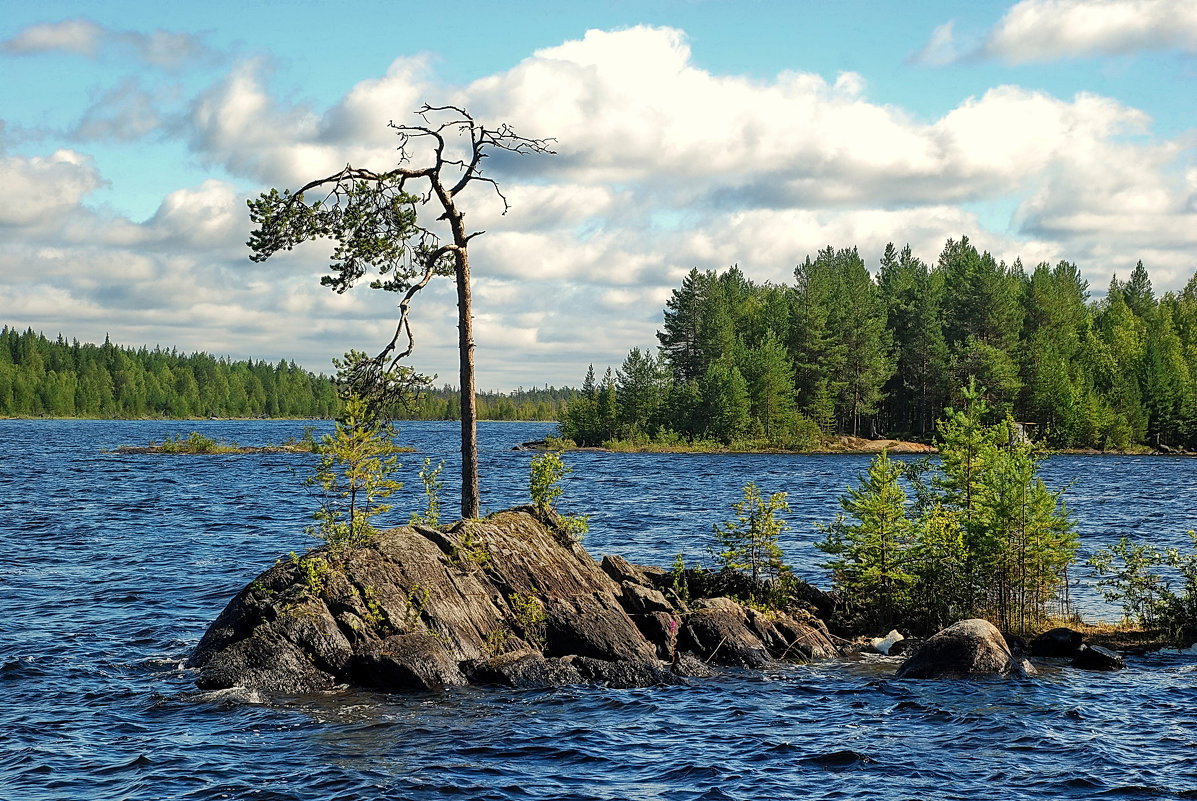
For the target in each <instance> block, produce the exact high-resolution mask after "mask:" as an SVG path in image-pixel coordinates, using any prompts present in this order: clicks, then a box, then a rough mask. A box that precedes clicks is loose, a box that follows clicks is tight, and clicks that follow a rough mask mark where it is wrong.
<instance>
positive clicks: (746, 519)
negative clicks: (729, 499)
mask: <svg viewBox="0 0 1197 801" xmlns="http://www.w3.org/2000/svg"><path fill="white" fill-rule="evenodd" d="M732 508H733V509H735V510H736V519H735V520H728V521H724V522H723V523H717V524H715V527H714V528H715V540H716V542H718V544H719V547H720V548H721V549H722V550H721V551H720V552H719V553H718V554H717V555H716V556H717V558H718V559H719V562H720V564H721V565H722V566H723V568H724V569H726V570H736V571H743V572H747V573H748V575H749V576H750V577H751V579H752V581H753V582H754V583H755V582H757V581H758V580H759V579H761V578H764V577H766V576H770V577H773V578H777V577H779V576H780V575H781V573H782V572H783V571H784V570H785V569H786V565H785V562H784V561H783V557H782V552H781V546H780V545H778V539H779V538H780V537H781V534H782V532H783V531H785V530H786V529H787V528H789V524H788V523H786V521H785V519H784V518H778V517H777V513H778V512H789V511H790V506H789V504H788V503H786V493H784V492H775V493H773V494H772V495H770V496H769V498H768V500H766V499H764V498H763V497H762V496H761V493H760V490H758V489H757V487H756V484H755V483H754V482H752V481H749V482H748V484H746V485H745V486H744V499H743V500H742V501H739V502H738V503H735V504H732Z"/></svg>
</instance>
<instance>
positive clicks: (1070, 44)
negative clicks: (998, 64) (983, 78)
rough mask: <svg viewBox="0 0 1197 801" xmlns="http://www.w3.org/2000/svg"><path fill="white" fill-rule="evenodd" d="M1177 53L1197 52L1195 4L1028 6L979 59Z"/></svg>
mask: <svg viewBox="0 0 1197 801" xmlns="http://www.w3.org/2000/svg"><path fill="white" fill-rule="evenodd" d="M1174 49H1176V50H1187V51H1189V52H1197V3H1194V2H1193V1H1192V0H1023V2H1020V3H1018V4H1017V5H1015V6H1014V7H1013V8H1011V9H1010V10H1009V11H1008V12H1007V13H1006V15H1005V17H1003V18H1002V20H1001V22H1000V23H998V25H997V26H996V27H995V28H994V29H993V31H991V32H990V34H989V38H988V39H987V41H986V42H985V44H984V45H983V46H982V48H981V50H980V54H981V55H983V56H988V57H991V58H1000V59H1003V60H1005V61H1008V62H1010V63H1012V64H1022V63H1026V62H1031V61H1052V60H1055V59H1060V58H1076V57H1085V56H1095V55H1113V54H1119V53H1134V52H1138V51H1152V50H1174Z"/></svg>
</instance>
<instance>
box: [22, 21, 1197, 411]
mask: <svg viewBox="0 0 1197 801" xmlns="http://www.w3.org/2000/svg"><path fill="white" fill-rule="evenodd" d="M424 103H429V104H432V105H441V104H448V103H451V104H455V105H458V106H461V107H463V108H466V109H467V110H468V111H469V112H470V113H471V114H472V115H473V116H474V117H475V118H476V119H478V120H479V121H480V122H483V123H484V124H487V125H489V126H492V127H495V126H498V125H500V124H503V123H506V124H509V125H511V126H512V128H513V129H515V130H516V131H517V132H518V133H519V134H522V135H525V136H529V137H537V138H542V137H551V138H553V139H555V144H554V145H553V148H554V150H555V151H556V154H555V155H551V156H548V155H546V156H525V157H518V158H514V157H513V158H494V159H491V161H490V162H489V163H488V165H487V170H488V171H487V175H488V177H490V178H493V179H494V180H495V181H496V182H497V183H498V184H499V185H500V186H501V187H502V190H503V193H504V195H505V196H506V197H507V199H508V201H509V203H510V210H509V211H508V213H507V214H505V215H504V214H502V213H501V212H502V205H501V203H500V202H499V201H498V199H497V198H496V196H495V195H494V193H493V192H491V191H489V189H488V187H486V186H485V185H483V184H477V185H475V186H474V187H472V188H471V189H470V190H469V191H467V192H466V193H463V195H462V196H461V197H460V199H459V205H460V207H461V208H462V209H463V210H464V211H465V214H466V218H465V219H466V224H467V227H469V228H470V229H471V230H473V231H485V233H484V234H483V235H481V236H479V237H477V238H476V239H474V240H472V241H471V244H470V259H471V266H472V271H473V276H474V279H473V280H474V283H473V291H474V314H475V338H476V341H477V356H476V362H477V374H478V385H479V387H480V388H482V389H493V390H509V389H513V388H515V387H520V386H523V387H532V386H541V385H544V384H552V385H555V386H561V385H573V386H577V385H578V384H580V382H581V380H582V377H583V375H584V374H585V372H586V367H587V365H588V364H591V363H593V364H594V365H595V367H596V369H597V370H599V371H600V372H601V371H602V370H603V369H604V368H605V367H606V366H608V365H611V366H614V367H616V368H618V366H619V365H620V363H621V362H622V361H623V358H624V356H625V355H626V353H627V351H628V349H629V348H631V347H633V346H638V347H641V348H645V347H655V345H656V338H655V333H656V331H657V329H658V328H659V327H660V326H661V322H662V314H663V311H662V310H663V307H664V304H665V301H666V300H667V299H668V298H669V296H670V293H671V291H672V290H673V289H674V288H676V287H677V286H679V285H680V283H681V280H682V278H683V276H684V275H685V274H686V273H687V272H688V271H689V270H690V269H691V268H698V269H699V270H724V269H726V268H728V267H729V266H731V265H733V264H736V265H739V267H740V269H741V270H742V271H743V272H744V273H745V274H746V275H747V277H749V278H750V279H752V280H753V281H756V282H758V283H761V282H765V281H771V282H775V283H787V282H792V281H793V270H794V267H795V265H797V264H798V263H800V262H802V261H803V260H804V259H805V258H806V257H807V256H808V255H810V256H813V255H815V254H816V253H817V252H818V251H819V250H821V249H823V248H825V247H828V246H832V247H835V248H848V247H857V248H858V249H859V251H860V253H861V255H862V256H863V257H864V259H865V261H866V263H867V264H868V265H869V267H870V269H872V270H874V271H875V270H876V269H877V263H878V260H879V258H880V256H881V254H882V252H883V251H884V248H885V245H886V243H889V242H893V243H895V244H896V245H897V246H898V247H901V246H903V245H906V244H909V245H910V246H911V248H912V250H913V252H914V254H915V255H917V256H919V257H920V258H922V259H923V260H924V261H926V262H928V263H929V264H933V263H934V262H935V260H936V259H937V257H938V255H939V253H940V251H941V250H942V249H943V246H944V243H945V242H946V241H947V239H949V238H953V239H959V238H960V237H961V236H967V237H968V238H969V239H970V241H972V242H973V243H974V244H975V245H977V246H978V247H979V248H980V249H983V250H988V251H989V252H991V253H992V254H993V255H994V256H995V257H996V258H998V259H1001V260H1004V261H1006V262H1007V263H1013V262H1014V260H1015V259H1021V261H1022V263H1023V265H1025V266H1026V267H1027V268H1028V269H1030V268H1032V267H1033V266H1034V265H1036V264H1038V263H1040V262H1044V261H1046V262H1049V263H1052V264H1054V263H1056V262H1058V261H1060V260H1066V261H1070V262H1074V263H1075V264H1076V265H1077V266H1078V267H1079V268H1080V270H1081V273H1082V275H1084V277H1085V278H1086V279H1088V281H1089V283H1090V289H1091V293H1092V295H1093V297H1094V298H1098V297H1100V296H1101V295H1102V294H1104V292H1105V289H1106V287H1107V286H1108V285H1109V282H1110V278H1111V276H1113V275H1114V274H1117V275H1119V276H1120V277H1122V278H1125V277H1126V276H1127V275H1129V273H1130V271H1131V269H1133V267H1134V265H1135V263H1136V262H1137V261H1138V260H1142V261H1143V263H1144V265H1145V266H1146V267H1147V269H1148V271H1149V273H1150V275H1151V278H1152V281H1153V284H1154V287H1155V290H1156V292H1157V294H1161V293H1163V292H1165V291H1169V290H1173V291H1175V290H1179V289H1180V288H1182V287H1183V286H1184V285H1185V284H1186V283H1187V282H1188V280H1189V279H1190V278H1191V277H1192V276H1193V274H1194V271H1195V270H1197V3H1194V2H1193V1H1192V0H1100V1H1094V0H1089V1H1087V2H1086V1H1083V0H1023V1H1022V2H1018V3H1010V2H972V3H956V2H932V1H931V0H916V1H914V2H904V3H897V2H893V3H889V2H879V1H878V0H870V1H868V2H866V1H865V0H839V1H838V2H836V3H825V2H817V3H816V2H804V1H802V0H792V1H791V2H764V1H763V0H762V1H753V0H742V1H741V2H731V0H645V1H644V2H631V0H598V1H596V2H587V3H560V2H553V3H548V2H526V1H525V0H507V1H506V2H494V0H475V1H473V2H466V1H465V0H445V1H444V2H438V3H411V2H398V1H397V0H386V1H385V2H346V1H344V0H341V1H337V0H322V1H321V2H307V1H306V0H286V2H279V1H277V0H238V1H237V2H226V0H209V1H208V2H204V3H190V2H181V1H180V0H158V2H153V3H150V2H131V1H130V2H119V1H110V2H95V1H94V0H92V1H90V2H88V1H84V0H75V2H55V1H54V0H47V1H46V2H42V3H38V4H32V3H25V2H16V1H15V0H0V188H2V190H3V192H4V194H5V200H4V202H3V203H0V324H6V325H9V326H15V327H19V328H21V329H24V328H26V327H32V328H33V329H34V330H36V331H42V332H45V333H46V334H47V335H48V336H51V337H54V336H56V335H58V334H60V333H61V334H63V335H64V336H66V337H67V338H68V339H71V338H77V339H79V340H81V341H85V342H89V341H90V342H102V341H103V339H104V337H105V336H110V337H111V339H112V341H113V342H115V343H118V344H122V345H130V346H141V345H148V346H149V347H151V348H152V347H154V346H157V345H161V346H163V347H166V348H171V347H177V348H179V349H180V350H182V351H186V352H191V351H195V350H203V351H207V352H209V353H213V354H216V355H218V356H228V357H230V358H233V359H246V358H252V359H255V360H259V359H265V360H268V361H271V362H274V361H277V360H279V359H288V360H292V359H293V360H295V361H296V362H298V363H300V364H301V365H303V366H305V367H307V368H308V369H311V370H314V371H317V372H331V369H332V367H331V359H332V358H333V357H336V356H340V355H341V354H342V353H344V352H345V351H347V350H349V349H351V348H353V349H358V350H363V351H370V352H374V351H377V350H378V349H380V348H381V346H382V345H383V344H385V342H386V341H387V340H389V338H390V335H391V331H392V328H393V326H394V318H395V314H396V310H395V306H396V303H397V301H398V298H397V297H396V296H394V295H393V294H389V293H385V292H380V291H372V290H370V289H369V288H368V287H366V286H361V287H358V288H355V289H354V290H352V291H351V292H348V293H345V294H343V295H337V294H335V293H333V292H331V291H329V290H328V289H327V288H325V287H322V286H321V285H320V281H319V277H320V276H321V275H322V274H325V273H326V272H327V263H328V262H327V260H328V257H329V255H330V250H331V248H330V246H329V245H328V244H327V243H321V242H316V243H309V244H308V245H305V246H303V247H301V248H298V249H296V250H294V251H291V252H286V253H280V254H277V255H275V256H273V257H271V258H270V259H269V260H268V261H266V262H265V263H261V264H257V263H253V262H251V261H250V260H249V258H248V256H249V250H248V248H247V247H246V245H245V242H246V240H247V239H248V238H249V233H250V231H251V229H252V225H251V224H250V221H249V215H248V211H247V207H246V200H247V199H249V198H253V197H256V196H257V194H258V193H259V192H262V191H266V190H268V189H269V188H271V187H278V188H279V189H283V188H295V187H298V186H300V185H302V184H304V183H306V182H307V181H309V180H312V179H314V178H320V177H324V176H326V175H329V174H331V173H333V172H335V171H337V170H338V169H339V168H341V167H343V166H344V165H345V164H347V163H348V164H352V165H353V166H355V167H364V168H367V169H373V170H385V169H387V168H389V167H392V166H394V165H395V163H396V155H397V154H396V151H395V148H396V144H397V142H396V139H395V136H394V133H393V131H391V130H390V129H389V128H388V123H390V122H392V121H394V122H397V123H408V124H410V123H413V122H417V121H418V118H416V117H414V116H413V114H414V112H415V110H416V109H417V108H419V107H420V106H421V105H422V104H424ZM455 303H456V295H455V292H454V288H453V286H452V283H451V281H450V280H449V279H439V280H438V281H437V282H434V283H433V284H431V285H429V287H428V288H427V289H425V290H424V292H422V293H421V294H420V296H419V297H418V298H417V300H416V301H415V302H414V303H413V307H412V320H413V326H414V331H415V337H416V350H415V353H414V354H413V358H412V361H411V363H412V365H413V366H415V367H416V368H418V369H420V370H421V371H423V372H426V373H433V374H436V375H438V376H439V379H438V382H437V383H438V384H439V383H454V384H455V383H456V375H457V367H456V364H457V351H456V309H455Z"/></svg>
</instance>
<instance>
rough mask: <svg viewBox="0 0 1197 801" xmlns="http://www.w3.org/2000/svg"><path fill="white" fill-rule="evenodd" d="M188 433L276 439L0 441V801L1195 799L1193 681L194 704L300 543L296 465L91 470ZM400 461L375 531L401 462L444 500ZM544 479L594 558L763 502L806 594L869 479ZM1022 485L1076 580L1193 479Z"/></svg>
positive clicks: (1185, 670) (844, 671)
mask: <svg viewBox="0 0 1197 801" xmlns="http://www.w3.org/2000/svg"><path fill="white" fill-rule="evenodd" d="M320 428H321V430H327V429H328V428H329V426H328V425H327V424H322V425H321V426H320ZM192 429H197V430H199V431H201V432H202V433H204V434H206V435H208V436H213V437H224V438H228V439H234V440H237V441H238V442H241V443H242V444H263V443H265V442H268V441H274V442H280V441H282V440H283V439H285V438H287V437H288V436H296V437H298V436H299V435H300V434H301V433H302V424H300V423H296V422H276V421H271V422H200V423H186V422H185V423H176V422H76V421H0V438H2V441H3V448H0V512H2V513H3V514H2V521H3V522H2V523H0V525H2V526H3V533H2V534H0V598H2V599H3V607H2V608H3V613H2V614H0V694H2V695H0V698H2V699H3V703H0V799H3V800H4V801H18V800H21V801H24V800H25V799H218V798H230V799H240V798H255V799H322V800H323V799H374V798H395V799H401V798H403V799H426V798H427V799H432V798H438V799H439V798H463V799H464V798H469V799H475V798H477V799H575V798H576V799H625V798H626V799H670V800H671V801H672V800H679V801H680V800H681V799H769V798H840V799H859V798H883V799H907V798H919V799H922V798H944V799H955V798H959V799H975V798H1002V799H1012V798H1017V799H1023V798H1025V799H1043V798H1091V797H1104V798H1178V797H1189V798H1197V656H1193V655H1183V654H1155V655H1149V656H1143V657H1130V658H1129V659H1128V666H1129V667H1128V669H1127V670H1126V671H1123V672H1121V673H1118V674H1112V675H1105V674H1091V673H1085V672H1082V671H1073V670H1067V669H1064V670H1053V669H1048V670H1046V671H1045V672H1044V673H1043V674H1042V675H1040V676H1039V677H1037V678H1035V679H1030V680H1010V681H1004V680H983V681H970V682H910V681H897V680H895V679H894V678H893V675H892V674H893V670H894V667H895V664H894V663H893V662H891V661H887V660H883V659H876V660H868V659H866V660H865V661H863V662H856V663H848V662H825V663H818V664H813V665H806V666H787V667H785V668H784V669H779V670H777V671H775V672H771V673H768V674H763V675H762V674H759V673H754V672H730V673H725V674H723V675H721V676H720V677H718V678H716V679H714V680H709V681H703V682H697V683H695V684H693V685H691V686H684V687H664V688H648V689H638V690H611V689H606V688H602V687H589V686H584V687H567V688H562V689H557V690H552V691H514V690H505V689H481V688H470V689H461V690H454V691H452V692H447V693H443V694H429V695H414V696H389V695H385V694H380V693H372V692H356V691H353V692H350V691H344V692H337V693H332V694H328V695H320V696H309V697H302V698H285V699H277V698H276V699H263V698H253V697H246V696H245V695H244V694H242V693H239V692H238V691H226V692H221V693H201V692H199V691H197V690H196V689H195V686H194V683H193V682H194V674H193V672H191V671H188V670H186V669H184V668H183V667H182V663H183V662H184V661H185V659H186V658H187V655H188V653H189V651H190V650H191V648H192V647H194V645H195V644H196V642H198V640H199V638H200V636H201V635H202V633H203V632H204V630H205V628H206V627H207V626H208V624H209V623H210V622H211V621H212V620H213V619H214V618H215V617H216V616H217V615H218V614H219V613H220V611H221V609H222V608H223V607H224V605H225V604H226V603H227V602H228V600H229V599H230V598H231V597H232V596H233V595H234V594H235V593H236V592H237V591H238V590H239V589H241V587H243V586H244V585H245V584H247V583H248V582H249V581H251V580H252V579H253V578H254V576H255V575H257V574H258V573H259V572H260V571H261V570H263V569H265V568H266V567H268V566H270V565H271V564H273V563H274V561H275V559H276V558H279V557H280V556H286V555H287V554H288V553H289V552H291V551H299V552H302V551H303V550H305V549H307V548H308V547H310V546H311V545H313V544H314V542H315V541H314V540H312V539H311V538H310V537H307V536H306V535H305V534H304V533H303V528H304V526H305V525H307V524H308V523H309V521H310V512H311V509H312V507H313V504H312V501H311V500H310V499H309V498H308V497H306V495H305V492H304V490H303V488H302V487H301V486H300V481H299V478H300V477H302V475H304V474H305V473H306V472H307V471H308V470H309V469H310V467H311V465H312V464H313V461H314V459H313V457H310V456H297V455H269V454H264V455H249V456H152V455H141V456H135V455H114V454H105V453H102V449H111V448H115V447H116V446H117V445H120V444H133V445H138V444H145V443H146V442H148V441H149V440H151V439H156V440H159V441H160V440H162V439H163V438H164V437H165V436H166V435H168V434H186V433H187V432H188V431H190V430H192ZM550 430H551V426H546V425H543V424H515V423H491V424H486V423H484V424H482V425H481V426H480V440H481V445H482V451H481V454H480V464H481V474H482V488H483V507H484V509H490V510H495V509H501V508H505V507H507V506H511V505H514V504H517V503H523V502H526V500H527V475H528V462H529V460H530V459H531V457H532V454H530V453H526V452H513V451H511V450H510V448H511V446H512V445H514V444H516V443H518V442H521V441H524V440H528V439H534V438H537V437H540V436H543V435H544V434H545V433H547V432H548V431H550ZM402 439H404V440H406V441H408V442H410V443H411V444H413V445H415V446H416V447H417V448H418V449H419V451H420V453H416V454H410V455H408V457H407V459H406V464H405V468H404V472H405V476H404V478H405V481H406V482H407V487H406V488H405V495H404V498H405V499H407V500H408V503H406V504H405V503H404V502H402V501H401V502H400V503H399V504H398V506H399V507H400V508H401V509H402V513H401V515H400V517H401V518H402V517H406V514H407V513H408V512H409V511H411V509H413V508H415V506H417V505H419V501H420V500H421V499H422V496H421V495H420V492H421V487H420V483H419V481H418V479H417V478H416V472H417V470H418V468H419V464H420V461H421V459H422V456H423V455H425V454H427V455H431V456H433V457H434V459H441V458H444V459H445V460H446V467H445V478H446V486H445V489H444V498H445V499H446V501H451V499H453V498H454V497H455V495H456V472H457V467H456V462H454V460H453V450H454V448H455V447H456V442H457V428H456V425H455V424H449V423H445V424H441V423H408V424H405V426H404V428H403V435H402ZM566 460H567V463H568V464H570V465H572V466H573V468H574V472H573V474H572V475H571V476H570V477H569V479H568V481H567V482H566V494H565V496H564V498H563V499H562V501H561V503H560V506H561V508H562V509H563V510H564V511H567V512H571V513H582V512H588V513H590V514H591V515H592V517H591V532H590V534H589V535H588V536H587V539H586V542H585V544H586V546H587V548H588V549H589V550H590V551H591V553H592V554H595V555H596V556H597V555H601V554H603V553H622V554H625V555H627V556H628V557H629V558H631V559H632V560H633V561H639V562H648V563H656V564H660V565H663V566H668V565H669V563H670V562H671V561H672V560H673V557H674V555H675V554H676V553H678V552H679V551H684V552H685V553H686V554H687V555H688V559H689V560H690V561H693V560H694V559H699V558H703V556H704V554H705V551H706V547H707V545H708V544H710V531H711V525H712V523H714V522H716V521H719V520H723V519H726V518H727V517H730V516H731V510H730V505H731V503H732V502H734V501H736V500H738V498H739V495H740V487H742V486H743V485H744V484H745V483H746V482H747V481H748V480H750V479H751V480H755V481H756V482H757V484H758V486H760V487H761V488H762V489H763V490H765V491H770V492H772V491H777V490H785V491H787V492H788V493H789V498H790V503H791V506H792V508H793V514H792V515H791V516H790V520H791V523H792V526H793V527H792V529H791V531H790V532H788V534H787V535H786V539H785V541H784V542H783V545H784V547H785V550H786V553H787V557H788V558H789V560H790V561H791V562H792V563H793V564H794V565H795V566H796V569H797V570H798V572H799V573H800V574H802V575H803V576H805V577H807V578H809V579H812V580H815V581H816V582H822V580H823V576H822V573H821V571H820V569H819V567H818V563H819V562H820V560H821V558H822V554H820V553H819V552H817V551H816V550H815V549H814V548H813V547H812V546H811V545H810V543H811V542H812V541H814V540H815V539H817V538H818V533H817V532H816V531H815V529H814V528H813V525H812V523H813V522H814V521H819V520H823V521H826V520H830V519H831V518H832V517H833V516H834V514H835V512H836V510H837V508H838V507H837V500H836V499H837V497H838V495H839V494H840V493H841V492H842V491H843V489H844V487H845V486H846V485H847V484H848V483H849V482H851V481H853V480H854V479H855V477H856V475H857V474H858V473H859V472H861V471H862V470H864V469H865V467H866V465H867V463H868V459H867V457H855V456H756V455H753V456H699V455H685V456H681V455H679V456H647V455H613V454H600V453H576V454H569V455H567V457H566ZM1043 475H1044V477H1045V479H1046V480H1047V481H1048V483H1049V484H1051V485H1052V486H1056V487H1059V486H1067V485H1071V487H1070V489H1069V491H1068V494H1067V496H1066V497H1067V498H1068V499H1069V505H1070V506H1071V507H1072V508H1073V510H1074V511H1075V513H1076V515H1077V517H1078V520H1079V530H1080V533H1081V537H1082V557H1083V556H1084V555H1087V554H1088V553H1089V552H1091V551H1092V550H1093V549H1094V548H1097V547H1100V546H1102V545H1106V544H1111V543H1113V542H1115V541H1117V539H1118V537H1119V536H1121V535H1123V534H1129V535H1132V536H1134V537H1137V538H1140V539H1147V540H1151V541H1153V542H1155V543H1157V544H1160V545H1184V544H1187V537H1186V536H1185V531H1186V529H1190V528H1197V459H1171V458H1159V457H1156V458H1140V457H1079V456H1061V457H1054V458H1052V459H1050V460H1049V461H1048V462H1047V463H1046V464H1045V465H1044V469H1043ZM447 505H448V506H450V507H451V506H452V505H453V504H452V503H451V502H449V503H447ZM396 522H401V520H399V521H396ZM1079 572H1081V573H1083V572H1084V571H1083V570H1081V571H1079ZM1088 581H1089V580H1087V579H1085V578H1084V577H1082V583H1081V584H1080V585H1079V586H1077V587H1076V588H1075V589H1074V592H1073V595H1074V598H1076V599H1078V600H1079V602H1080V605H1081V607H1082V610H1083V611H1084V613H1085V615H1086V617H1090V618H1098V617H1105V618H1107V619H1113V618H1116V616H1117V610H1114V609H1111V608H1110V607H1108V606H1106V605H1105V604H1104V603H1103V602H1102V601H1101V600H1100V598H1099V597H1098V596H1097V595H1096V593H1094V592H1093V590H1092V587H1091V585H1090V584H1089V583H1088Z"/></svg>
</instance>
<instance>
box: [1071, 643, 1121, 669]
mask: <svg viewBox="0 0 1197 801" xmlns="http://www.w3.org/2000/svg"><path fill="white" fill-rule="evenodd" d="M1072 666H1073V667H1074V668H1080V669H1081V670H1122V669H1123V668H1125V667H1126V660H1125V659H1123V658H1122V657H1121V656H1119V655H1118V654H1116V653H1114V652H1113V651H1111V650H1110V649H1108V648H1103V647H1101V646H1100V645H1082V646H1081V647H1080V650H1079V651H1078V652H1077V654H1076V656H1075V657H1073V659H1072Z"/></svg>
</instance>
